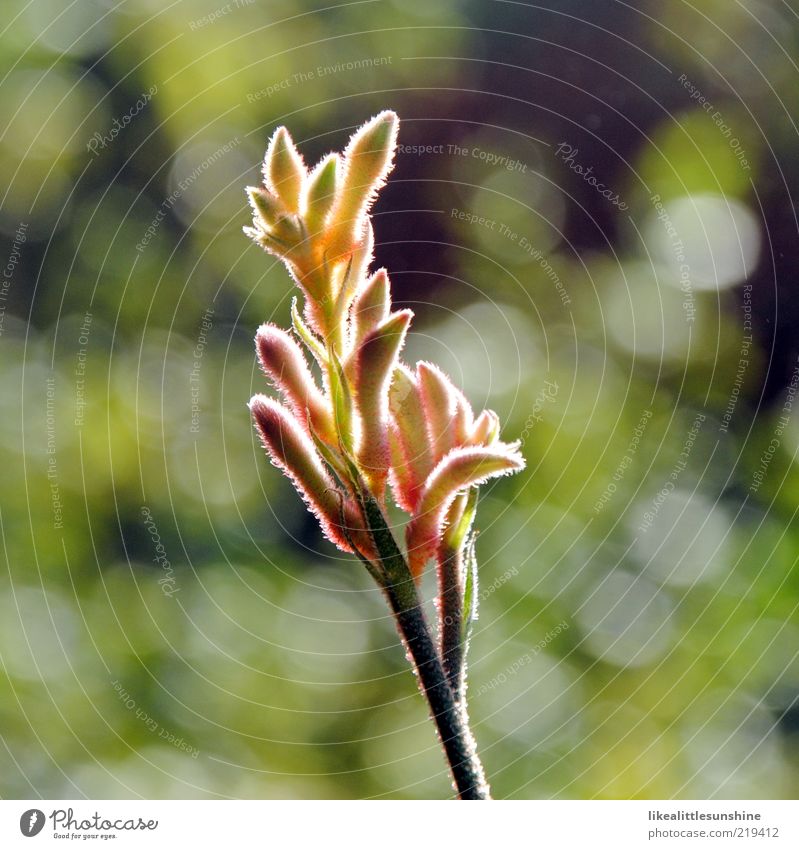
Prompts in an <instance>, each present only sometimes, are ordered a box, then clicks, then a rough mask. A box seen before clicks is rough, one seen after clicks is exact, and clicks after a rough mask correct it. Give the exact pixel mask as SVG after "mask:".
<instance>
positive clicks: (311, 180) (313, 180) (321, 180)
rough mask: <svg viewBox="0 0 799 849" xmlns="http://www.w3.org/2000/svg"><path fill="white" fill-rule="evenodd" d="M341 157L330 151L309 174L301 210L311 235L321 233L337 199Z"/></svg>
mask: <svg viewBox="0 0 799 849" xmlns="http://www.w3.org/2000/svg"><path fill="white" fill-rule="evenodd" d="M340 167H341V158H340V157H339V156H338V154H336V153H329V154H328V155H327V156H326V157H325V158H324V159H322V160H321V161H320V162H319V164H318V165H317V166H316V167H315V168H314V169H313V171H311V173H310V174H309V175H308V179H307V180H306V182H305V188H304V192H303V197H302V200H301V205H300V206H301V212H302V215H303V217H304V218H305V226H306V229H307V230H308V234H309V235H310V236H316V235H317V234H319V233H320V232H321V231H322V230H323V229H324V226H325V222H326V220H327V216H328V213H329V212H330V210H331V209H332V207H333V202H334V201H335V199H336V185H337V183H338V172H339V169H340Z"/></svg>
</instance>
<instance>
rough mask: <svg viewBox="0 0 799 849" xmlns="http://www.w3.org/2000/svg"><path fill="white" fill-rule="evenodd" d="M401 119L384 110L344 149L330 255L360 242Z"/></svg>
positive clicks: (390, 158)
mask: <svg viewBox="0 0 799 849" xmlns="http://www.w3.org/2000/svg"><path fill="white" fill-rule="evenodd" d="M397 125H398V119H397V116H396V114H395V113H394V112H391V111H388V110H387V111H385V112H381V113H380V114H379V115H376V116H375V117H374V118H372V120H371V121H368V122H367V123H366V124H364V125H363V126H362V127H361V128H360V129H359V130H358V132H357V133H355V135H354V136H353V137H352V138H351V139H350V143H349V144H348V145H347V149H346V150H345V151H344V161H343V174H342V179H341V188H340V189H339V191H338V194H337V197H336V203H335V205H334V207H333V210H332V213H331V223H332V226H331V231H330V234H329V237H328V250H329V256H330V258H331V259H335V258H336V257H338V256H340V255H342V254H346V253H349V252H350V251H351V250H352V248H353V246H354V245H355V244H357V242H358V238H359V235H360V232H361V230H362V227H363V218H364V216H365V214H366V212H367V211H368V210H369V207H370V206H371V205H372V203H373V202H374V199H375V197H376V196H377V192H378V191H379V190H380V188H382V186H383V184H384V183H385V179H386V175H387V174H388V173H389V171H390V170H391V169H392V167H393V158H394V148H395V147H396V144H397Z"/></svg>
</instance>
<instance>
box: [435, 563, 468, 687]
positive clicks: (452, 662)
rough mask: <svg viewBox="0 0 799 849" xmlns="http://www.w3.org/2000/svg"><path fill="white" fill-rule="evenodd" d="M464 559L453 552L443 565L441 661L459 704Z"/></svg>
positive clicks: (462, 674)
mask: <svg viewBox="0 0 799 849" xmlns="http://www.w3.org/2000/svg"><path fill="white" fill-rule="evenodd" d="M462 574H463V555H462V551H461V550H460V549H449V550H447V551H446V552H445V553H444V556H443V557H442V558H441V560H440V561H439V569H438V583H439V600H440V602H439V603H440V608H441V609H440V614H439V618H440V625H439V631H440V640H441V661H442V664H443V666H444V673H445V675H446V676H447V680H448V681H449V685H450V687H451V689H452V692H453V693H454V694H455V698H456V700H458V701H460V700H461V698H462V697H463V689H464V655H463V579H462Z"/></svg>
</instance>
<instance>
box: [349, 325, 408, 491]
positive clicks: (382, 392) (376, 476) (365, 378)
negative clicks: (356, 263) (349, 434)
mask: <svg viewBox="0 0 799 849" xmlns="http://www.w3.org/2000/svg"><path fill="white" fill-rule="evenodd" d="M412 317H413V313H412V312H411V311H410V310H401V311H400V312H396V313H394V314H393V315H391V316H390V317H389V318H388V319H386V320H385V321H384V322H382V323H381V324H380V325H378V326H377V327H376V328H375V329H374V330H373V331H372V332H371V333H370V334H369V335H368V336H367V337H366V339H365V340H364V342H363V344H361V346H360V347H359V348H358V351H357V352H356V354H355V395H356V403H357V409H358V415H359V417H360V422H361V439H360V445H359V446H358V463H359V465H360V467H361V469H362V471H363V474H364V476H365V477H366V479H367V481H368V482H369V484H370V486H371V488H372V492H373V494H374V495H375V496H377V498H382V496H383V490H384V489H385V485H386V480H387V478H388V470H389V466H390V457H389V441H388V430H389V405H388V391H389V384H390V382H391V377H392V375H393V373H394V369H395V368H396V365H397V358H398V357H399V352H400V350H401V348H402V345H403V343H404V342H405V334H406V333H407V331H408V326H409V325H410V323H411V318H412Z"/></svg>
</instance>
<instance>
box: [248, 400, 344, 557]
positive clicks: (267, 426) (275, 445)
mask: <svg viewBox="0 0 799 849" xmlns="http://www.w3.org/2000/svg"><path fill="white" fill-rule="evenodd" d="M250 411H251V412H252V415H253V418H254V419H255V425H256V428H257V429H258V433H259V435H260V437H261V442H262V443H263V446H264V448H265V449H266V452H267V454H268V455H269V457H270V459H271V460H272V463H273V464H274V465H275V466H277V467H278V468H279V469H280V470H281V471H282V472H283V473H284V474H285V475H286V477H288V478H289V480H291V482H292V483H293V484H294V487H295V488H296V490H297V491H298V492H299V493H300V495H301V496H302V498H303V500H304V501H305V503H306V504H307V505H308V509H309V510H310V511H311V512H312V513H313V514H314V515H315V516H316V518H317V519H318V520H319V524H320V525H321V527H322V531H323V533H324V535H325V536H326V537H327V538H328V539H329V540H330V541H331V542H332V543H333V544H334V545H336V546H338V547H339V548H340V549H341V550H342V551H348V552H351V551H352V548H351V546H350V544H349V543H348V542H347V539H346V536H345V531H344V528H343V527H342V507H343V506H345V505H346V502H345V501H344V499H345V498H346V496H345V495H344V494H343V493H342V492H340V490H339V489H338V488H337V487H336V485H335V483H334V482H333V479H332V478H331V477H330V475H329V474H328V473H327V471H326V470H325V468H324V466H323V465H322V461H321V459H320V457H319V455H318V454H317V452H316V448H314V444H313V442H311V439H310V437H309V436H308V435H307V434H306V433H305V432H304V431H303V429H302V427H301V426H300V425H299V423H298V422H297V420H296V419H295V418H294V416H292V414H291V413H290V412H289V411H288V410H287V409H286V408H285V407H283V406H282V405H281V404H279V403H278V402H277V401H273V400H272V399H271V398H267V397H266V396H265V395H255V396H254V397H253V398H252V399H251V401H250ZM344 515H345V519H344V521H345V522H346V523H347V525H350V523H351V522H352V516H353V515H354V513H353V511H352V510H351V509H350V510H347V509H345V510H344ZM354 529H357V521H356V523H355V526H354Z"/></svg>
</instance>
